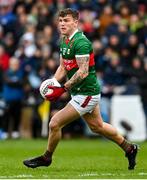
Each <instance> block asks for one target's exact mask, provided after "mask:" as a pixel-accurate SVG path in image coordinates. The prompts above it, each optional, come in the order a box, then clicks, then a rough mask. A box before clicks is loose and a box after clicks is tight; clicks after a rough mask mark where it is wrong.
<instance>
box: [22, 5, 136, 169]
mask: <svg viewBox="0 0 147 180" xmlns="http://www.w3.org/2000/svg"><path fill="white" fill-rule="evenodd" d="M78 21H79V12H78V11H76V10H74V9H70V8H67V9H64V10H61V11H60V12H59V14H58V24H59V31H60V33H61V36H62V40H61V44H60V65H59V67H58V69H57V71H56V72H55V74H54V79H56V81H58V82H59V83H60V82H62V80H63V78H64V77H65V76H67V77H68V80H67V81H66V83H65V84H64V86H62V87H55V86H49V88H50V89H52V90H53V91H52V93H51V94H49V95H46V99H47V100H49V101H56V99H57V98H59V97H60V96H61V95H62V94H63V93H64V92H66V91H69V92H70V93H71V100H70V101H69V102H68V104H67V105H66V106H65V107H64V108H63V109H62V110H60V111H59V112H57V113H56V114H55V115H54V116H53V117H52V118H51V120H50V123H49V136H48V145H47V149H46V152H45V153H44V154H43V155H41V156H38V157H35V158H33V159H28V160H24V161H23V163H24V165H26V166H27V167H31V168H36V167H39V166H49V165H51V163H52V155H53V153H54V151H55V149H56V147H57V145H58V143H59V141H60V139H61V136H62V133H61V129H62V128H63V127H64V126H65V125H67V124H68V123H70V122H72V121H74V120H76V119H78V118H79V117H80V116H81V117H82V119H84V120H85V122H86V123H87V124H88V126H89V127H90V129H91V130H92V131H93V132H95V133H98V134H100V135H102V136H104V137H106V138H108V139H110V140H112V141H113V142H115V143H116V144H117V145H118V146H119V147H121V148H122V150H124V152H125V156H126V157H127V159H128V164H129V165H128V169H130V170H131V169H134V167H135V165H136V155H137V151H138V146H137V145H136V144H132V143H130V142H128V141H127V140H126V139H125V138H124V137H123V136H122V135H120V134H119V133H118V132H117V130H116V129H115V128H114V127H113V126H112V125H110V124H108V123H105V122H103V120H102V117H101V114H100V107H99V101H100V85H99V83H98V80H97V77H96V71H95V61H94V54H93V49H92V44H91V42H90V41H89V40H88V39H87V38H86V36H85V35H84V34H83V32H81V31H80V30H78Z"/></svg>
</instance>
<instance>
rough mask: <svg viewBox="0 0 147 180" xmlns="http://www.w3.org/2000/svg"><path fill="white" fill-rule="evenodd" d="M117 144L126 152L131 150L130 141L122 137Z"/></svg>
mask: <svg viewBox="0 0 147 180" xmlns="http://www.w3.org/2000/svg"><path fill="white" fill-rule="evenodd" d="M119 146H120V147H121V148H122V149H123V150H124V151H125V152H127V153H128V152H130V151H131V150H132V143H130V142H128V141H127V140H126V139H124V140H123V142H122V143H121V144H120V145H119Z"/></svg>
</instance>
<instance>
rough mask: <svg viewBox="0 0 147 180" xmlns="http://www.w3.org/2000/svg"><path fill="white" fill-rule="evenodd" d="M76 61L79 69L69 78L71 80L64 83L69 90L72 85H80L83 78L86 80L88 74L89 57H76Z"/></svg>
mask: <svg viewBox="0 0 147 180" xmlns="http://www.w3.org/2000/svg"><path fill="white" fill-rule="evenodd" d="M76 61H77V64H78V66H79V69H78V71H77V72H76V73H75V74H74V75H73V76H72V77H71V79H70V80H69V81H67V82H66V83H65V87H67V88H69V89H70V88H72V87H73V86H74V85H76V84H78V83H80V82H81V81H82V80H83V79H84V78H86V77H87V75H88V72H89V56H85V57H77V58H76Z"/></svg>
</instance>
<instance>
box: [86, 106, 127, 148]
mask: <svg viewBox="0 0 147 180" xmlns="http://www.w3.org/2000/svg"><path fill="white" fill-rule="evenodd" d="M83 118H84V120H85V121H86V122H87V124H88V126H89V127H90V129H91V130H92V131H93V132H95V133H99V134H100V135H103V136H104V137H106V138H108V139H111V140H112V141H114V142H116V143H117V144H119V145H120V144H121V143H122V142H123V141H124V137H123V136H122V135H120V134H119V133H118V132H117V130H116V128H114V127H113V126H112V125H111V124H108V123H105V122H103V120H102V117H101V114H100V110H99V107H98V106H96V107H95V109H94V110H93V112H92V113H87V114H85V115H83Z"/></svg>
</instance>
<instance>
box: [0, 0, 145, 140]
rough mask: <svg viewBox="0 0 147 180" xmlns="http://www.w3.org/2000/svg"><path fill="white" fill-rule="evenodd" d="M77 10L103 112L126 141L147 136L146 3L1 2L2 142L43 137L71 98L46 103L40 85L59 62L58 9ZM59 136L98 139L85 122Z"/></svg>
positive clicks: (113, 0)
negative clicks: (90, 52) (92, 58)
mask: <svg viewBox="0 0 147 180" xmlns="http://www.w3.org/2000/svg"><path fill="white" fill-rule="evenodd" d="M63 8H74V9H77V10H79V11H80V22H79V28H80V29H81V30H82V31H83V32H84V34H85V35H86V36H87V37H88V38H89V40H90V41H92V43H93V48H94V53H95V62H96V72H97V78H98V81H100V83H101V86H102V88H101V92H102V98H101V103H100V106H101V113H102V117H103V119H104V121H105V122H108V123H111V124H113V126H115V127H117V129H118V130H119V131H120V133H122V134H123V135H124V136H125V137H126V138H127V139H130V140H136V141H144V140H146V139H147V51H146V50H147V2H146V1H145V0H127V1H126V0H91V1H90V0H25V1H24V0H0V140H5V139H7V138H15V139H16V138H46V137H47V135H48V122H49V120H50V118H51V117H52V116H53V115H54V114H55V113H56V112H57V111H59V110H60V109H62V108H63V107H64V106H65V105H66V104H67V102H68V101H69V100H70V96H69V94H64V95H63V96H62V97H61V98H60V99H59V100H58V101H57V102H53V103H50V102H47V101H44V100H43V99H42V97H41V96H40V94H39V90H38V89H39V86H40V83H41V82H42V81H43V80H45V79H47V78H51V77H52V76H53V74H54V73H55V71H56V69H57V67H58V65H59V40H60V37H59V32H58V28H57V18H56V17H57V13H58V11H59V10H61V9H63ZM63 137H64V138H72V137H97V136H96V135H95V134H93V133H91V132H90V130H89V129H88V127H87V126H86V124H85V123H84V121H83V120H82V119H79V120H77V121H75V122H73V123H71V124H70V125H68V126H66V127H65V128H63Z"/></svg>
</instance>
